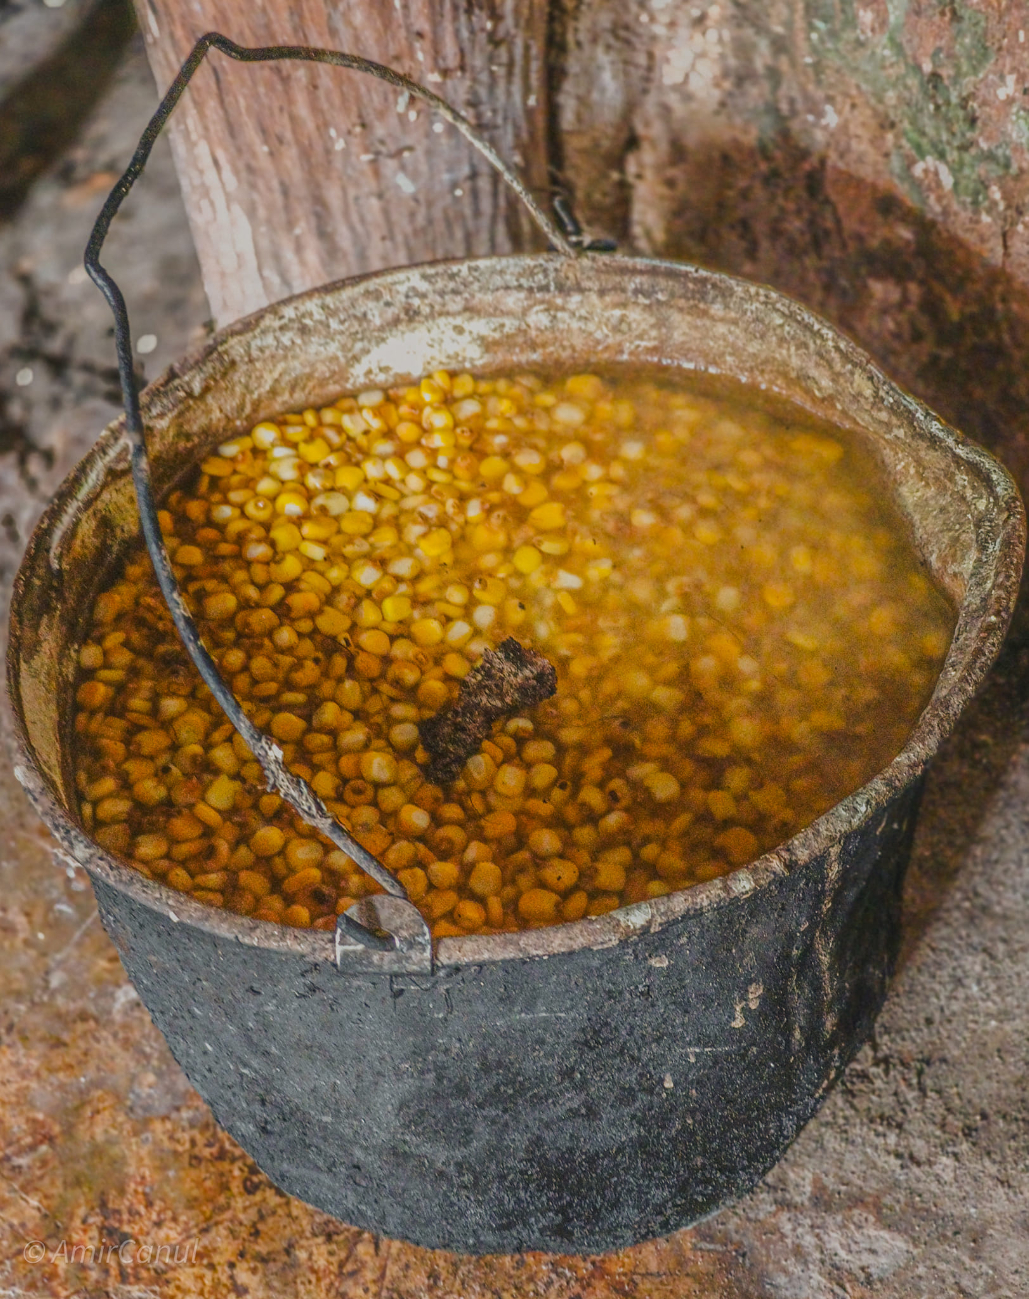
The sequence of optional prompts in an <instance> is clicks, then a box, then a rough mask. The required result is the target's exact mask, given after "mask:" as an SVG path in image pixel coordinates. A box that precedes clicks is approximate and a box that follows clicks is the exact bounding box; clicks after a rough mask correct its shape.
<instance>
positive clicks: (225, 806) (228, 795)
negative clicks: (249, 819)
mask: <svg viewBox="0 0 1029 1299" xmlns="http://www.w3.org/2000/svg"><path fill="white" fill-rule="evenodd" d="M242 788H243V786H242V785H241V784H240V782H239V781H238V780H230V779H229V777H228V776H226V775H221V776H217V777H215V779H214V780H213V781H212V782H211V784H210V785H208V787H207V790H206V792H205V794H204V801H205V802H206V803H207V804H208V805H209V806H210V807H213V808H214V809H215V811H216V812H231V811H232V808H233V807H234V806H235V802H236V796H237V794H239V792H240V790H241V789H242Z"/></svg>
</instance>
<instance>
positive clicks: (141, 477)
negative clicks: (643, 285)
mask: <svg viewBox="0 0 1029 1299" xmlns="http://www.w3.org/2000/svg"><path fill="white" fill-rule="evenodd" d="M212 48H213V49H216V50H219V51H220V52H221V53H222V54H227V55H228V56H229V57H230V58H233V59H237V60H239V61H240V62H242V63H266V62H272V61H276V60H280V59H288V60H296V61H305V62H309V63H327V64H331V65H333V66H335V67H341V68H353V69H354V70H355V71H357V72H364V73H367V74H368V75H370V76H373V77H377V78H378V79H379V80H381V81H385V82H388V83H389V84H390V85H392V86H396V87H398V88H399V89H401V90H404V91H407V92H408V93H409V94H411V95H414V96H415V97H416V98H418V99H422V100H424V101H425V102H426V103H427V104H428V105H429V107H430V108H432V109H433V110H434V111H435V112H437V113H439V114H440V116H442V117H443V118H444V119H445V120H446V121H448V122H450V123H451V125H453V126H455V127H456V128H457V129H458V130H459V131H460V132H461V134H462V135H463V136H464V137H465V138H466V139H467V140H468V141H469V142H470V143H471V144H472V145H473V146H474V147H475V148H476V149H477V150H478V151H479V152H480V153H481V154H482V155H483V157H484V158H485V159H486V160H487V162H489V164H490V165H491V166H492V167H493V168H494V169H495V170H496V171H497V172H499V174H500V175H501V177H502V178H503V179H504V181H505V182H506V183H507V185H508V187H509V188H510V189H511V190H513V191H514V193H515V194H517V196H518V198H519V199H520V200H521V201H522V203H523V204H524V205H525V207H526V208H527V209H528V210H529V213H530V215H531V216H532V218H533V220H534V221H535V222H536V224H537V226H539V228H540V230H542V232H543V233H544V235H545V236H546V237H547V240H548V242H549V243H550V244H551V245H552V246H553V247H554V248H555V249H557V251H558V252H560V253H563V254H564V255H565V256H567V257H575V256H577V255H578V254H579V253H580V251H581V248H582V237H581V234H580V233H579V232H578V230H577V228H575V227H574V225H573V226H572V227H570V228H569V234H568V235H566V234H564V233H563V232H562V231H561V230H560V229H559V228H558V227H557V226H556V225H555V224H554V222H553V221H552V220H551V219H550V217H549V216H548V215H547V214H546V212H544V210H543V209H542V208H541V207H540V205H539V204H538V203H537V202H536V200H535V198H533V196H532V194H530V192H529V190H528V189H527V188H526V186H525V184H524V183H523V181H522V180H521V179H520V178H519V177H518V176H517V175H516V174H515V173H514V172H513V171H512V170H511V168H510V167H509V166H508V165H507V163H506V162H505V161H504V160H503V158H501V157H500V155H499V154H498V153H497V151H496V150H495V149H494V148H493V146H492V145H491V144H490V143H489V142H488V141H487V140H485V139H484V138H483V137H482V136H481V135H480V134H479V132H478V131H477V130H476V129H475V127H473V126H472V124H471V122H469V121H468V119H467V118H466V117H465V116H464V115H463V114H461V113H459V112H458V111H457V110H456V109H455V108H453V107H452V106H451V105H450V104H448V103H447V101H446V100H445V99H441V98H440V96H439V95H436V94H434V93H433V92H432V91H431V90H429V89H427V88H426V87H425V86H422V85H420V84H419V83H418V82H417V81H412V80H411V79H410V78H409V77H405V76H403V75H402V74H401V73H399V72H395V71H394V70H393V69H392V68H388V67H386V66H384V65H383V64H381V63H374V62H372V61H371V60H370V59H365V58H361V57H360V56H359V55H356V54H345V53H343V52H342V51H340V50H326V49H318V48H315V47H313V46H307V45H268V46H257V47H248V46H245V45H237V44H236V43H235V41H231V40H229V39H228V37H226V36H223V35H222V34H221V33H220V32H208V33H207V34H206V35H204V36H201V37H200V39H199V40H198V41H197V43H196V44H195V45H194V46H193V49H192V50H191V51H190V54H189V57H188V58H187V59H186V60H185V62H184V63H183V64H182V67H181V68H180V69H179V72H178V74H177V75H176V77H175V79H174V81H173V82H172V83H171V85H170V86H169V88H168V90H167V91H166V93H165V95H164V97H163V98H162V100H161V102H160V104H159V105H158V107H157V110H156V111H155V112H154V114H153V116H152V117H151V118H150V121H149V122H148V123H147V126H146V129H145V130H144V132H143V134H142V135H141V136H140V139H139V143H138V145H137V146H136V151H135V153H134V154H133V155H132V160H131V162H130V163H129V165H128V167H126V169H125V171H124V172H123V173H122V175H121V177H120V178H119V180H118V181H117V183H116V184H115V186H114V188H113V189H112V190H111V192H110V193H109V194H108V196H107V199H106V201H105V203H104V206H103V208H102V209H101V211H100V214H99V216H98V217H97V219H96V222H95V223H94V225H93V230H92V233H91V234H90V237H89V243H88V244H87V245H86V253H85V257H84V264H85V268H86V272H87V274H88V275H89V277H90V279H91V280H92V281H93V283H94V284H95V285H96V286H97V287H98V288H99V289H100V291H101V293H102V294H103V295H104V297H105V298H106V299H107V303H108V305H109V306H110V308H111V311H112V313H113V315H114V338H115V348H116V350H117V354H118V377H119V380H120V383H121V391H122V402H123V404H124V407H125V433H126V437H127V439H128V443H129V449H130V454H131V464H132V481H133V485H134V487H135V491H136V500H137V503H138V506H139V517H140V522H141V525H142V530H143V538H144V540H145V542H146V548H147V550H148V551H149V553H150V558H151V560H152V562H153V565H154V571H155V573H156V575H157V581H158V585H159V586H160V588H161V594H162V595H163V596H164V599H165V601H166V603H167V605H168V609H169V611H170V613H171V616H172V620H173V622H174V623H175V628H176V630H177V631H178V634H179V636H180V638H181V640H182V643H183V645H185V647H186V651H187V653H188V654H189V657H190V658H191V659H192V660H193V663H194V664H195V666H196V668H197V670H198V672H199V673H200V676H201V678H202V679H203V681H204V683H205V684H206V686H207V687H208V689H209V690H210V691H211V694H212V695H213V696H214V698H215V699H216V701H217V702H218V704H219V706H220V707H221V709H222V711H223V712H224V713H225V715H226V717H227V718H228V719H229V721H230V722H231V723H232V725H233V726H234V727H235V729H236V730H237V731H238V732H239V734H240V735H241V736H242V737H243V739H244V740H245V741H246V743H247V745H248V746H249V748H250V749H251V751H252V752H253V754H254V756H255V758H256V759H257V761H258V762H259V763H260V765H261V769H262V770H263V772H264V774H265V778H266V780H267V788H268V791H269V792H271V791H273V790H274V791H277V792H278V793H279V794H280V795H281V796H282V797H283V798H284V799H285V800H286V802H287V803H289V804H290V806H291V807H293V808H294V810H295V811H296V812H298V813H299V814H300V816H301V817H303V819H304V820H305V821H306V822H307V823H308V825H310V826H311V827H312V828H313V829H315V830H317V831H318V832H319V833H320V834H322V835H324V836H325V837H326V838H327V839H328V840H329V841H330V842H331V843H333V844H335V845H336V847H337V848H339V849H341V850H342V851H343V852H345V853H347V855H348V856H350V857H351V858H352V859H353V860H354V861H355V862H357V864H358V865H359V866H360V867H361V869H362V870H364V871H365V872H366V873H367V874H368V875H370V876H371V877H372V879H374V880H375V881H376V882H377V883H379V884H380V885H381V886H382V887H383V888H384V889H385V890H386V892H387V894H390V895H392V896H393V897H394V898H396V899H398V902H397V903H396V904H394V906H393V909H392V911H390V915H391V916H393V917H394V918H395V919H396V920H397V921H399V920H400V919H401V915H400V913H398V912H397V911H396V907H397V906H398V905H399V906H402V907H403V908H404V910H405V911H406V910H407V909H409V910H410V912H411V913H413V914H411V915H410V916H408V917H407V920H408V923H407V924H400V925H398V924H394V925H393V926H392V929H395V930H398V931H399V930H405V931H406V930H413V931H416V932H418V933H421V930H424V935H422V939H421V940H420V941H421V943H422V946H424V944H425V942H428V941H429V940H428V927H427V926H426V924H425V921H424V919H423V918H422V916H421V913H420V912H419V911H418V910H417V908H416V907H415V906H414V904H413V903H411V902H410V901H409V900H408V897H407V890H406V889H405V888H404V886H403V885H402V884H401V882H400V881H399V880H398V879H397V878H396V876H395V875H394V874H393V873H392V871H390V870H388V869H387V868H386V867H385V866H383V864H382V863H381V862H380V861H379V860H378V858H377V857H375V856H373V855H372V853H370V852H369V851H368V850H367V849H366V848H364V847H363V846H362V845H361V844H360V843H359V842H358V841H357V840H356V839H355V838H354V837H353V835H352V834H350V832H349V831H348V830H346V829H344V827H343V826H342V825H340V823H339V822H338V821H336V820H335V818H334V817H332V816H331V815H330V813H329V810H328V808H327V807H326V806H325V804H324V803H323V802H322V800H321V799H320V798H319V797H318V795H317V794H316V793H315V792H314V790H313V789H312V788H311V786H310V785H309V784H308V783H307V781H305V780H303V779H302V778H301V777H299V776H296V775H294V774H293V773H292V772H290V771H288V770H287V768H286V766H285V764H284V763H283V761H282V750H281V749H280V748H279V747H278V745H277V744H276V743H275V741H274V740H273V739H272V738H271V737H270V736H267V735H265V734H264V733H263V732H262V731H260V730H258V728H257V727H256V726H254V724H253V722H251V720H250V718H249V717H248V716H247V715H246V713H245V712H244V711H243V709H242V707H241V706H240V704H239V701H238V700H237V699H236V697H235V695H234V694H233V693H232V691H231V690H230V689H229V686H228V685H227V683H226V682H225V680H224V678H223V677H222V675H221V673H220V672H219V670H218V666H217V664H216V663H215V661H214V659H213V658H212V656H211V654H210V653H209V652H208V650H207V648H206V646H205V645H204V644H203V641H202V640H201V639H200V632H199V630H198V628H197V625H196V623H195V622H194V620H193V617H192V615H191V614H190V612H189V610H188V609H187V607H186V603H185V601H184V600H183V598H182V593H181V591H180V590H179V586H178V582H177V581H176V579H175V575H174V573H173V571H172V566H171V560H170V558H169V556H168V551H167V549H166V548H165V544H164V538H163V536H162V534H161V529H160V525H159V523H158V520H157V509H156V505H155V502H154V495H153V489H152V478H151V471H150V460H149V457H148V455H147V449H146V439H145V436H144V429H143V415H142V410H141V407H140V401H139V391H138V389H137V386H136V377H135V372H134V370H133V363H132V335H131V331H130V329H129V314H128V309H127V307H126V305H125V298H124V296H123V294H122V292H121V289H120V288H119V287H118V285H117V284H116V283H115V281H114V279H113V278H112V277H111V275H110V274H109V272H108V271H107V270H106V269H105V267H103V266H101V264H100V250H101V249H102V248H103V245H104V240H105V239H106V238H107V233H108V231H109V230H110V227H111V222H112V221H113V220H114V217H115V216H116V215H117V213H118V210H119V208H120V207H121V205H122V203H123V202H124V200H125V198H126V197H127V195H128V193H129V191H130V190H131V189H132V186H133V185H134V184H135V183H136V181H137V180H138V179H139V177H140V175H141V174H142V172H143V169H144V167H145V166H146V163H147V160H148V159H149V157H150V152H151V150H152V149H153V146H154V142H155V141H156V139H157V137H158V135H159V134H160V133H161V130H162V128H163V127H164V125H165V123H166V122H167V120H168V118H169V117H170V116H171V114H172V111H173V109H174V108H175V106H176V104H177V103H178V102H179V100H180V99H181V97H182V93H183V91H184V90H185V89H186V87H187V86H188V85H189V82H190V81H191V80H192V78H193V75H194V73H195V72H196V71H197V69H198V68H199V67H200V65H201V64H202V63H203V61H204V59H205V58H206V57H207V52H208V50H210V49H212ZM559 215H560V216H561V218H562V224H565V225H568V222H567V221H566V220H565V214H564V213H563V212H561V213H560V214H559ZM352 910H354V911H355V912H358V913H359V914H360V917H363V918H364V919H365V920H369V921H370V922H372V923H363V921H362V918H359V915H347V914H344V915H341V916H338V917H337V931H336V932H337V939H336V951H337V963H338V962H339V960H340V955H341V950H350V951H353V950H354V945H355V943H356V944H359V945H360V947H361V948H363V949H364V950H365V951H366V952H367V954H368V959H369V960H373V961H381V960H382V959H383V957H382V956H378V957H376V956H375V953H389V952H396V953H397V954H398V955H399V954H400V952H401V947H402V946H406V945H407V943H406V942H405V943H403V944H402V943H401V942H400V941H398V939H397V936H396V934H394V933H392V932H390V933H389V934H388V935H387V936H385V937H384V936H383V931H382V930H381V929H379V928H377V927H373V922H374V918H375V917H374V915H372V916H369V914H368V908H364V909H363V910H362V909H361V907H360V904H358V906H356V907H354V908H352ZM387 910H389V909H387ZM419 926H420V929H419ZM344 934H345V935H346V937H347V938H348V939H349V940H351V941H350V942H349V943H343V944H341V941H340V940H341V938H342V936H343V935H344ZM408 941H410V940H408Z"/></svg>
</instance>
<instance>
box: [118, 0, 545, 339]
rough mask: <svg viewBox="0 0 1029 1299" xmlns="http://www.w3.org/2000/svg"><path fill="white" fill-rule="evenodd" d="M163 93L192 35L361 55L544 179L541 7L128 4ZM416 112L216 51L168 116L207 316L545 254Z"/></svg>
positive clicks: (485, 173)
mask: <svg viewBox="0 0 1029 1299" xmlns="http://www.w3.org/2000/svg"><path fill="white" fill-rule="evenodd" d="M136 9H137V12H138V15H139V22H140V26H141V28H142V30H143V35H144V38H145V40H146V43H147V52H148V54H149V57H150V63H151V67H152V68H153V70H154V75H155V77H156V79H157V82H158V86H159V88H160V89H161V90H162V91H163V90H164V89H166V87H167V86H168V84H169V82H170V81H171V78H172V77H173V76H174V74H175V72H176V71H177V69H178V66H179V64H180V63H181V61H182V59H183V58H184V57H185V56H186V54H187V53H188V51H189V49H190V47H191V46H192V44H193V42H194V41H195V40H196V39H197V37H199V36H201V35H203V33H204V32H206V31H209V30H211V29H216V30H219V31H221V32H223V33H224V34H225V35H226V36H229V37H230V38H231V39H233V40H235V41H238V42H239V43H240V44H244V45H272V44H295V45H316V46H327V47H334V48H336V49H342V50H346V51H348V52H350V53H355V54H362V55H364V56H365V57H367V58H371V59H375V60H377V61H379V62H380V63H386V64H389V65H390V66H391V67H395V68H396V69H397V70H398V71H400V72H404V73H406V74H407V75H408V76H410V77H413V78H414V79H415V80H418V81H421V82H423V83H424V84H426V85H428V87H429V88H430V89H432V90H435V91H436V93H437V94H440V95H442V96H443V97H444V98H445V99H449V100H450V101H451V103H453V104H454V106H455V107H456V108H458V109H460V110H461V111H462V112H464V113H466V114H467V115H468V116H469V117H470V118H471V120H472V121H473V122H474V123H475V124H476V125H477V126H479V127H480V128H481V129H483V131H484V133H485V134H486V135H487V137H488V138H489V139H490V141H491V142H492V143H493V145H494V146H495V147H496V148H497V149H498V150H499V151H500V153H501V154H502V155H503V156H504V157H505V158H507V159H508V160H509V161H510V162H511V163H512V164H513V165H514V166H515V167H517V168H518V169H519V170H520V171H521V173H522V175H523V177H524V178H525V180H526V181H527V182H528V184H529V185H530V187H532V188H533V189H534V190H535V191H536V192H537V193H538V194H539V193H542V192H543V191H544V190H545V189H546V186H547V182H548V177H547V67H546V37H547V0H484V2H480V0H477V2H476V3H475V4H465V3H463V2H462V0H393V3H389V4H387V3H386V2H385V0H383V2H382V3H377V4H369V3H367V0H340V2H339V3H334V4H331V5H330V4H327V3H325V0H290V2H289V3H286V0H267V2H266V3H264V4H261V5H253V4H244V3H241V0H194V2H193V3H190V4H188V5H186V4H183V3H181V0H136ZM442 125H443V130H442V131H436V130H434V129H433V128H434V121H433V116H432V114H431V113H430V112H428V111H426V109H425V107H424V106H423V105H421V104H416V103H413V102H412V103H407V102H405V101H404V97H403V96H401V97H399V98H398V95H397V92H396V91H395V90H394V89H392V88H391V87H389V86H385V85H382V84H380V83H378V82H375V81H373V80H372V79H371V78H369V77H367V76H362V75H361V74H360V73H356V72H351V71H344V70H342V69H339V68H330V67H320V66H312V65H310V64H299V63H280V64H277V65H272V64H264V65H261V64H258V65H254V64H251V65H246V66H244V65H241V64H238V63H233V62H230V61H229V60H227V59H224V58H222V57H221V56H219V55H218V54H217V52H214V53H212V54H211V55H210V56H209V59H208V63H207V65H206V66H205V67H204V68H203V69H201V71H200V72H199V73H198V74H197V77H196V79H195V81H194V82H193V84H192V86H191V87H190V89H189V90H188V91H187V93H186V95H185V97H184V99H183V102H182V103H181V104H180V106H179V108H178V109H177V110H176V115H175V117H174V118H173V119H172V123H171V127H170V130H171V137H172V146H173V149H174V153H175V161H176V167H177V169H178V173H179V178H180V181H181V183H182V187H183V191H184V195H185V199H186V207H187V210H188V212H189V217H190V222H191V224H192V230H193V237H194V240H195V242H196V246H197V253H198V255H199V258H200V265H201V268H202V270H203V276H204V286H205V288H206V290H207V295H208V299H209V301H210V304H211V311H212V313H213V316H214V318H215V320H216V322H217V323H218V324H219V325H224V324H227V323H228V322H229V321H231V320H233V319H235V318H237V317H239V316H243V315H246V314H248V313H249V312H251V311H255V310H257V309H258V308H259V307H262V306H264V305H265V304H266V303H268V302H271V301H274V300H276V299H278V298H281V297H284V296H286V295H288V294H291V293H298V292H301V291H302V290H304V289H308V288H312V287H314V286H315V285H318V284H322V283H325V282H326V281H328V280H335V279H340V278H342V277H344V276H350V275H359V274H363V273H366V272H369V271H374V270H379V269H382V268H384V267H389V266H395V265H406V264H412V263H417V262H423V261H430V260H434V259H437V258H444V257H466V256H478V255H483V254H488V253H502V252H510V251H513V250H518V249H523V248H537V247H539V240H538V236H537V235H536V234H535V232H534V231H533V230H532V229H531V228H530V224H529V222H528V221H527V220H526V218H525V216H524V214H523V212H522V211H521V210H520V208H519V205H518V202H517V200H516V199H515V198H514V197H513V196H512V195H510V194H509V193H508V192H507V191H506V189H505V188H504V186H503V182H502V181H500V179H499V178H498V177H497V176H495V175H494V174H493V172H492V171H491V170H490V169H489V166H488V164H487V163H486V162H485V161H484V160H483V159H481V158H480V157H478V156H477V155H476V154H475V153H474V151H473V150H472V148H471V146H470V145H468V144H467V143H466V141H465V140H464V139H463V138H462V137H461V136H460V135H458V134H457V132H456V131H454V130H453V128H452V127H449V126H447V125H446V124H442Z"/></svg>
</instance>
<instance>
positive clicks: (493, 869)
mask: <svg viewBox="0 0 1029 1299" xmlns="http://www.w3.org/2000/svg"><path fill="white" fill-rule="evenodd" d="M503 885H504V876H503V874H502V872H501V870H500V867H499V866H497V865H496V864H495V863H494V862H492V861H489V860H485V861H480V862H476V863H475V865H474V866H473V867H472V869H471V873H470V874H469V876H468V887H469V889H470V890H471V891H472V892H473V893H474V894H475V896H476V897H477V898H481V899H483V900H485V899H486V898H491V897H495V896H496V895H497V894H498V893H499V892H500V890H501V889H502V888H503Z"/></svg>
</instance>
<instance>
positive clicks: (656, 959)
mask: <svg viewBox="0 0 1029 1299" xmlns="http://www.w3.org/2000/svg"><path fill="white" fill-rule="evenodd" d="M647 964H648V965H652V966H653V967H654V969H655V970H666V969H667V968H668V957H667V956H652V957H651V958H650V960H649V961H648V962H647Z"/></svg>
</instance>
